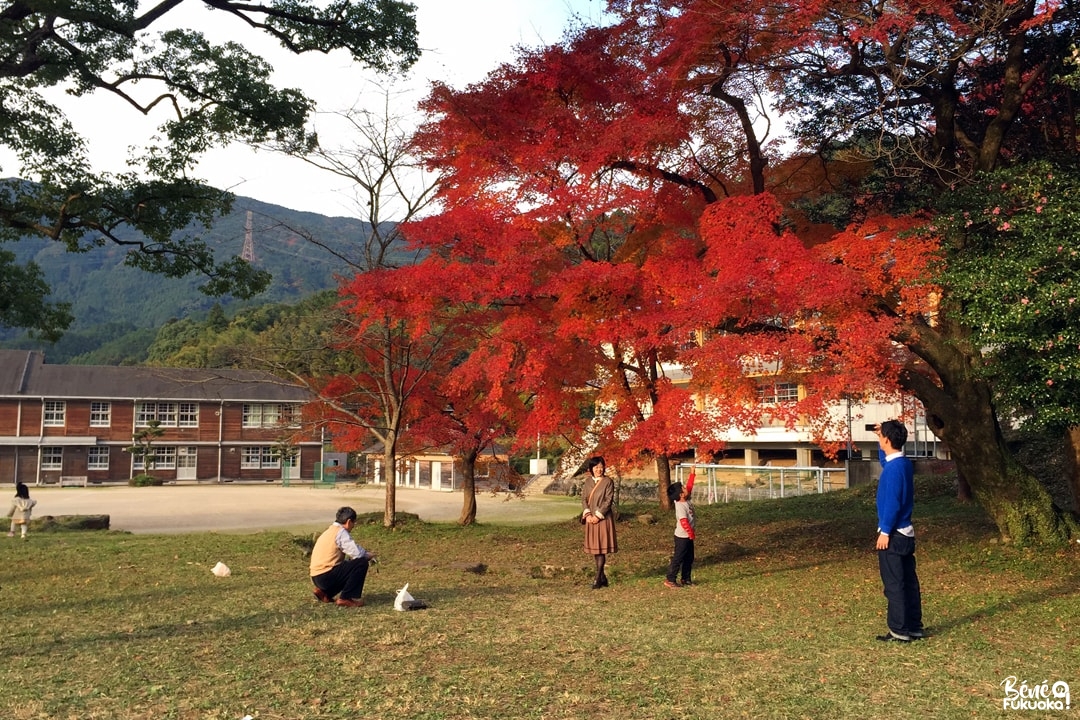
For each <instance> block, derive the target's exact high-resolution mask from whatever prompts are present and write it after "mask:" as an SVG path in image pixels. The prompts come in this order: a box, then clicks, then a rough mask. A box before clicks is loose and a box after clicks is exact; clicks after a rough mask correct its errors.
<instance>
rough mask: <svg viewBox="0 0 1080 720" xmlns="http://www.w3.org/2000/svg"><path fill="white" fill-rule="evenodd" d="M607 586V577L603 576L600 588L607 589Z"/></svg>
mask: <svg viewBox="0 0 1080 720" xmlns="http://www.w3.org/2000/svg"><path fill="white" fill-rule="evenodd" d="M607 586H608V581H607V575H605V576H604V577H602V578H600V587H607Z"/></svg>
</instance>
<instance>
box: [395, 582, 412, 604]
mask: <svg viewBox="0 0 1080 720" xmlns="http://www.w3.org/2000/svg"><path fill="white" fill-rule="evenodd" d="M415 599H416V598H414V597H413V596H412V595H410V594H409V583H405V587H403V588H401V589H400V590H398V591H397V597H396V598H395V599H394V609H395V610H404V609H405V603H407V602H412V601H413V600H415Z"/></svg>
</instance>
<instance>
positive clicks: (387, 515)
mask: <svg viewBox="0 0 1080 720" xmlns="http://www.w3.org/2000/svg"><path fill="white" fill-rule="evenodd" d="M388 440H389V442H385V443H383V469H384V470H383V472H384V474H385V480H386V504H385V506H384V508H383V527H388V528H392V527H394V524H395V523H396V522H397V443H396V441H395V440H394V439H393V435H391V436H390V437H389V438H388Z"/></svg>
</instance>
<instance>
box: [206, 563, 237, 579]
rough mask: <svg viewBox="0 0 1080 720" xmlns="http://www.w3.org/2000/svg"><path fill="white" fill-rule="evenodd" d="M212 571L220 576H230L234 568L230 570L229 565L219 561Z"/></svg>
mask: <svg viewBox="0 0 1080 720" xmlns="http://www.w3.org/2000/svg"><path fill="white" fill-rule="evenodd" d="M210 572H212V573H214V574H215V575H217V576H218V577H229V576H230V575H232V570H230V569H229V566H228V565H226V564H225V563H223V562H219V563H218V564H217V565H215V566H214V567H212V568H211V569H210Z"/></svg>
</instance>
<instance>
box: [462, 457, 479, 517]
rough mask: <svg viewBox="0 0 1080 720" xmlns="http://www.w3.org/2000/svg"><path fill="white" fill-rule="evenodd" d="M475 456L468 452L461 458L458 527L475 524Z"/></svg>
mask: <svg viewBox="0 0 1080 720" xmlns="http://www.w3.org/2000/svg"><path fill="white" fill-rule="evenodd" d="M476 456H477V453H476V452H475V451H469V452H467V453H465V455H464V456H463V457H462V458H461V492H462V500H461V516H460V517H459V518H458V525H472V524H473V523H474V522H476Z"/></svg>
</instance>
